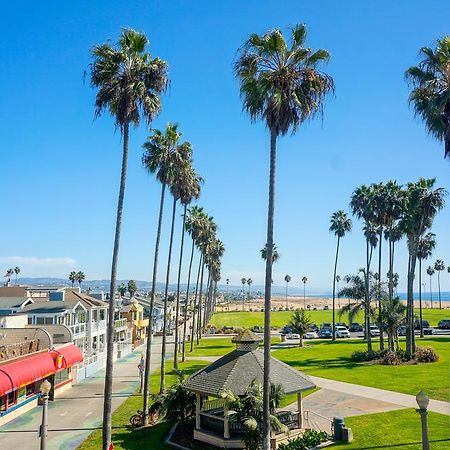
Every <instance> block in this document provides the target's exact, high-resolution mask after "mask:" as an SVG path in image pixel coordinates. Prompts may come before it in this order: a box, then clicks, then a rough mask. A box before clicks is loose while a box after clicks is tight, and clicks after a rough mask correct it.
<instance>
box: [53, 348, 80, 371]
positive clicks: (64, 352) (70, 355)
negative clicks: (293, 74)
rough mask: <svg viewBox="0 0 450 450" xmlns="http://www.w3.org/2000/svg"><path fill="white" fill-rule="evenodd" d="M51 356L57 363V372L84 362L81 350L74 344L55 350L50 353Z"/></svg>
mask: <svg viewBox="0 0 450 450" xmlns="http://www.w3.org/2000/svg"><path fill="white" fill-rule="evenodd" d="M50 355H51V356H52V358H53V361H54V362H55V368H56V371H59V370H63V369H66V368H67V367H70V366H72V365H73V364H76V363H80V362H82V361H83V355H82V353H81V350H80V349H79V348H78V347H77V346H76V345H73V344H70V345H65V346H63V347H59V348H55V349H54V350H52V351H51V352H50Z"/></svg>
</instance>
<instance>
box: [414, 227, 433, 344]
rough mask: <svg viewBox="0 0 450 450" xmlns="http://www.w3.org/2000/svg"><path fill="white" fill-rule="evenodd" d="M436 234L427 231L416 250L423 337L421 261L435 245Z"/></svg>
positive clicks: (421, 332) (421, 335)
mask: <svg viewBox="0 0 450 450" xmlns="http://www.w3.org/2000/svg"><path fill="white" fill-rule="evenodd" d="M435 237H436V235H435V234H434V233H427V234H426V235H425V236H421V237H420V239H419V248H418V250H417V259H418V260H419V316H420V337H423V326H422V261H423V260H424V259H428V258H429V257H430V256H431V255H432V253H433V250H434V248H435V247H436V240H435Z"/></svg>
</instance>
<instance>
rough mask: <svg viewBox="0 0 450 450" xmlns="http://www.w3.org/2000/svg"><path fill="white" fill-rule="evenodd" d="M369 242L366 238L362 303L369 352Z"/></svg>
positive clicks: (369, 350)
mask: <svg viewBox="0 0 450 450" xmlns="http://www.w3.org/2000/svg"><path fill="white" fill-rule="evenodd" d="M369 247H370V243H369V240H368V239H367V240H366V274H365V276H366V302H365V305H364V315H365V317H364V318H365V323H366V339H367V351H368V352H369V353H372V336H371V335H370V286H369V282H370V278H369V271H370V260H371V255H370V250H369Z"/></svg>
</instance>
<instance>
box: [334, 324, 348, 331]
mask: <svg viewBox="0 0 450 450" xmlns="http://www.w3.org/2000/svg"><path fill="white" fill-rule="evenodd" d="M336 326H339V327H344V328H347V330H348V326H347V324H346V323H345V322H338V323H337V324H336Z"/></svg>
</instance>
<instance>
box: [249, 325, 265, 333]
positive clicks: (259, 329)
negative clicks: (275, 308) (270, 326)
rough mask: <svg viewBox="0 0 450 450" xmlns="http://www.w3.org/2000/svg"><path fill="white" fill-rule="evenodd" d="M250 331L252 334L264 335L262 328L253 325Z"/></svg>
mask: <svg viewBox="0 0 450 450" xmlns="http://www.w3.org/2000/svg"><path fill="white" fill-rule="evenodd" d="M251 330H252V331H253V333H264V328H263V327H260V326H259V325H255V326H254V327H253V328H252V329H251Z"/></svg>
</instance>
